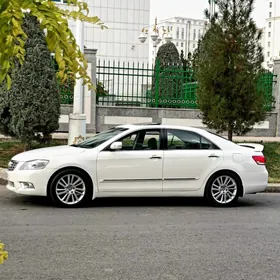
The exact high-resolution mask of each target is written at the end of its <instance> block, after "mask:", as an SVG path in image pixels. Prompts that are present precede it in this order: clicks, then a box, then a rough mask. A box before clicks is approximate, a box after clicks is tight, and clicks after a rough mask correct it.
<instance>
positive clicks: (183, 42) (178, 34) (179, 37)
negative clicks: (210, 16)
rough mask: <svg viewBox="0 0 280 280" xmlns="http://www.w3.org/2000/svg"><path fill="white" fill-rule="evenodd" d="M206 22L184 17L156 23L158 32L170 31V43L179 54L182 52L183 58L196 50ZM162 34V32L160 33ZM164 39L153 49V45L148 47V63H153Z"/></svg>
mask: <svg viewBox="0 0 280 280" xmlns="http://www.w3.org/2000/svg"><path fill="white" fill-rule="evenodd" d="M205 23H206V21H205V20H201V19H192V18H185V17H173V18H169V19H166V20H162V21H160V22H159V23H158V26H159V30H163V29H165V30H168V28H169V30H171V35H172V38H173V39H172V42H173V43H174V44H175V45H176V47H177V49H178V51H179V53H180V54H181V51H183V52H184V54H185V56H187V54H188V53H189V52H190V53H193V51H194V50H195V49H196V48H197V44H198V41H199V39H200V38H201V37H202V35H203V34H204V32H205V30H206V29H205V28H206V25H205ZM161 32H162V31H161ZM164 43H165V41H164V39H163V40H162V41H161V42H160V43H159V44H158V45H157V47H156V48H155V47H154V44H153V43H151V45H150V58H151V59H150V62H152V63H154V60H155V56H156V52H157V50H158V48H159V46H161V45H162V44H164Z"/></svg>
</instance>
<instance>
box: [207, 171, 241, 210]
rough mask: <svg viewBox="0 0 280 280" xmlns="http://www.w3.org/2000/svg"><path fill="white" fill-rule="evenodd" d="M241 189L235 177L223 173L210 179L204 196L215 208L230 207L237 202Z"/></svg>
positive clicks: (231, 174)
mask: <svg viewBox="0 0 280 280" xmlns="http://www.w3.org/2000/svg"><path fill="white" fill-rule="evenodd" d="M241 187H242V186H241V181H240V179H239V178H238V177H237V176H236V175H234V174H233V173H231V172H223V173H219V174H216V175H215V176H213V177H212V178H210V180H209V181H208V183H207V186H206V192H205V196H206V198H207V200H208V201H209V202H210V203H211V204H213V205H215V206H231V205H234V204H235V203H236V202H237V200H238V198H239V191H240V189H241Z"/></svg>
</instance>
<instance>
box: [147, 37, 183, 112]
mask: <svg viewBox="0 0 280 280" xmlns="http://www.w3.org/2000/svg"><path fill="white" fill-rule="evenodd" d="M183 78H184V77H183V71H182V62H181V59H180V55H179V52H178V50H177V48H176V46H175V45H174V44H173V43H172V42H168V43H166V44H164V45H162V46H160V48H159V50H158V52H157V57H156V65H155V74H154V79H153V83H152V93H153V96H154V97H155V96H156V95H158V97H159V98H165V99H173V98H177V97H179V96H180V94H181V91H182V83H183ZM159 107H161V104H159Z"/></svg>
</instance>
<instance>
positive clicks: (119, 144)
mask: <svg viewBox="0 0 280 280" xmlns="http://www.w3.org/2000/svg"><path fill="white" fill-rule="evenodd" d="M121 149H122V142H114V143H112V144H111V146H110V150H112V151H117V150H121Z"/></svg>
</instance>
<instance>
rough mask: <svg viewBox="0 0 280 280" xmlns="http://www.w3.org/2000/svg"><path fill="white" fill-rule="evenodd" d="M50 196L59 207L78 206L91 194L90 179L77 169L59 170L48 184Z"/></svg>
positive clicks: (87, 199)
mask: <svg viewBox="0 0 280 280" xmlns="http://www.w3.org/2000/svg"><path fill="white" fill-rule="evenodd" d="M49 194H50V198H51V200H52V201H53V202H54V203H55V204H56V205H58V206H61V207H79V206H82V205H84V204H85V203H86V202H88V201H89V199H90V198H91V195H92V184H91V183H90V180H89V179H88V178H87V176H85V174H83V173H82V172H81V171H79V170H75V169H67V170H63V171H61V172H59V173H58V174H56V176H55V177H54V178H53V180H52V182H51V184H50V192H49Z"/></svg>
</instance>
